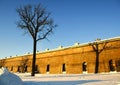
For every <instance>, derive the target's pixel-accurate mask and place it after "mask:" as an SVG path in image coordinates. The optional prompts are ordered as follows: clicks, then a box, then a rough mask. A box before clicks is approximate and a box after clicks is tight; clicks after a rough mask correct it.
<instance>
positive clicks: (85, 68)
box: [82, 62, 87, 71]
mask: <svg viewBox="0 0 120 85" xmlns="http://www.w3.org/2000/svg"><path fill="white" fill-rule="evenodd" d="M82 69H83V71H87V63H86V62H83V64H82Z"/></svg>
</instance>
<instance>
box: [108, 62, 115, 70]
mask: <svg viewBox="0 0 120 85" xmlns="http://www.w3.org/2000/svg"><path fill="white" fill-rule="evenodd" d="M109 67H110V71H115V65H114V63H113V60H110V61H109Z"/></svg>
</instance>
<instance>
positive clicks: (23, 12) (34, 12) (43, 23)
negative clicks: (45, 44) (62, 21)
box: [16, 4, 56, 76]
mask: <svg viewBox="0 0 120 85" xmlns="http://www.w3.org/2000/svg"><path fill="white" fill-rule="evenodd" d="M16 11H17V13H18V15H19V17H20V21H19V22H18V23H17V26H18V27H20V28H21V29H23V30H25V31H26V32H28V33H29V34H30V35H31V36H32V38H33V60H32V73H31V76H35V63H36V47H37V42H38V41H40V40H42V39H45V38H46V37H47V36H48V35H49V34H50V33H52V32H53V29H54V28H55V27H56V25H55V24H54V22H53V20H52V19H50V18H49V17H50V13H49V12H47V11H46V9H45V8H43V7H42V5H41V4H38V5H35V6H32V5H26V6H23V7H19V8H17V10H16Z"/></svg>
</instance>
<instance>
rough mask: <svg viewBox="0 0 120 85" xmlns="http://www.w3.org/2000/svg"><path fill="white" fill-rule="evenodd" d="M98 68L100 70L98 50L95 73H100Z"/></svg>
mask: <svg viewBox="0 0 120 85" xmlns="http://www.w3.org/2000/svg"><path fill="white" fill-rule="evenodd" d="M98 70H99V52H98V51H96V64H95V73H98Z"/></svg>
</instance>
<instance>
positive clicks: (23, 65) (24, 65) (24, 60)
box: [20, 57, 29, 73]
mask: <svg viewBox="0 0 120 85" xmlns="http://www.w3.org/2000/svg"><path fill="white" fill-rule="evenodd" d="M28 62H29V58H28V57H22V60H21V62H20V67H21V72H22V73H24V72H26V71H27V65H28Z"/></svg>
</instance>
